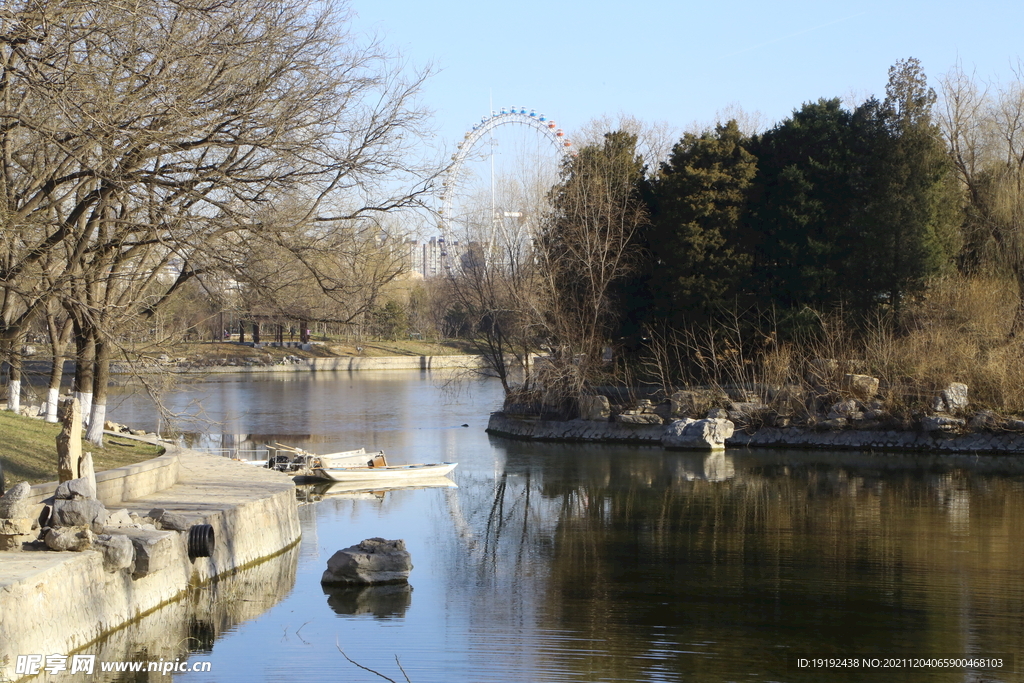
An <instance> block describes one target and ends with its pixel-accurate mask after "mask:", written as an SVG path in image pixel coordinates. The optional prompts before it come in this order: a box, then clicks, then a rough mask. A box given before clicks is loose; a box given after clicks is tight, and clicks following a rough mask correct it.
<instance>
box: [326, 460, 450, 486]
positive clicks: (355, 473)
mask: <svg viewBox="0 0 1024 683" xmlns="http://www.w3.org/2000/svg"><path fill="white" fill-rule="evenodd" d="M458 464H459V463H457V462H440V463H427V464H417V465H377V466H374V467H368V466H366V465H361V466H360V465H356V466H350V467H326V468H325V467H317V468H314V469H313V474H312V476H314V477H318V478H320V479H330V480H331V481H339V482H346V483H356V482H359V483H362V482H380V483H381V484H388V483H389V482H398V481H403V482H404V481H408V480H411V479H421V478H422V479H428V478H435V477H443V476H445V475H446V474H448V473H449V472H451V471H452V470H454V469H455V468H456V467H457V466H458ZM370 488H372V487H370Z"/></svg>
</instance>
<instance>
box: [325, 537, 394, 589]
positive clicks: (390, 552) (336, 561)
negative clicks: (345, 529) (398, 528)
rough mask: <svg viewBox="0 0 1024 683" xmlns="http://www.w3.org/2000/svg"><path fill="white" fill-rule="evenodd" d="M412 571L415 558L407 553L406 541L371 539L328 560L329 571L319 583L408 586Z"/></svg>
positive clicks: (337, 553) (341, 551)
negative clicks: (400, 584)
mask: <svg viewBox="0 0 1024 683" xmlns="http://www.w3.org/2000/svg"><path fill="white" fill-rule="evenodd" d="M411 570H412V558H411V557H410V556H409V553H408V551H406V549H405V541H403V540H397V541H388V540H385V539H383V538H368V539H366V540H365V541H363V542H362V543H360V544H358V545H354V546H351V547H349V548H345V549H344V550H339V551H338V552H336V553H334V555H333V556H332V557H331V559H329V560H327V571H325V572H324V575H323V577H322V578H321V579H320V583H326V584H381V583H405V582H407V581H408V580H409V572H410V571H411Z"/></svg>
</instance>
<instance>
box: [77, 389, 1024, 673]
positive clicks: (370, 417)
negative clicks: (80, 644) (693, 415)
mask: <svg viewBox="0 0 1024 683" xmlns="http://www.w3.org/2000/svg"><path fill="white" fill-rule="evenodd" d="M440 384H441V382H440V379H439V378H438V377H431V376H430V375H427V374H424V373H419V372H408V373H407V372H386V373H352V374H345V373H343V374H317V375H303V374H296V375H289V376H286V377H281V376H275V377H266V378H250V377H241V376H216V377H213V378H212V379H209V380H201V381H196V382H193V383H190V384H188V385H184V386H183V387H181V388H180V389H181V390H180V391H178V392H176V393H173V394H171V395H168V396H167V397H166V398H165V402H166V404H167V405H168V407H169V408H171V409H172V410H175V411H179V412H180V411H185V410H187V409H189V408H190V406H192V407H194V406H197V405H201V406H202V408H203V409H204V410H205V413H206V417H207V418H209V419H211V420H213V421H214V422H213V423H209V424H207V425H206V426H205V427H203V428H202V429H201V430H200V431H202V432H204V433H205V436H203V437H202V438H193V439H192V440H193V441H194V442H198V443H201V444H202V445H206V446H212V445H229V446H234V445H238V444H241V445H242V446H243V447H248V446H251V445H253V444H258V443H262V442H267V441H280V442H283V443H288V444H291V445H296V446H302V447H305V448H308V449H309V450H313V451H318V452H330V451H332V450H341V449H344V448H352V447H358V446H365V447H367V449H371V448H372V449H383V450H385V451H386V452H387V454H388V457H389V459H390V460H391V461H393V462H433V461H440V460H454V461H458V462H459V463H460V464H459V467H458V468H457V469H456V470H455V472H454V473H453V474H452V479H453V480H454V481H455V482H457V484H458V488H457V489H420V490H406V491H389V492H386V493H383V494H378V495H374V494H358V495H353V496H348V497H327V498H325V499H324V500H323V501H322V502H319V503H316V504H314V505H307V506H303V507H302V508H301V517H302V525H303V538H302V541H301V543H300V545H299V547H298V548H296V549H293V550H292V551H290V552H288V553H285V554H284V555H281V556H279V557H277V558H274V559H272V560H270V561H269V562H267V563H264V564H262V565H260V566H258V567H255V568H253V569H251V570H248V571H247V572H242V573H240V574H239V575H237V576H235V577H232V578H231V579H227V580H225V581H223V582H221V583H220V584H217V585H215V586H211V587H207V588H204V589H201V590H200V591H196V593H195V594H194V595H192V596H190V597H189V599H188V600H186V601H182V602H181V603H176V604H175V605H171V606H168V607H167V608H164V609H163V610H160V611H158V613H155V614H154V615H151V616H149V617H147V618H146V619H145V620H143V621H142V622H139V623H137V624H135V625H133V626H132V627H130V628H129V629H125V630H123V631H121V632H118V633H117V634H115V635H114V636H112V638H111V639H109V642H108V643H105V644H101V645H99V646H97V648H98V649H97V651H98V652H99V653H100V658H101V659H102V658H103V657H104V656H106V657H110V658H115V654H117V653H121V654H117V656H116V658H121V657H134V658H137V659H146V658H150V659H153V658H156V657H157V656H158V655H159V657H164V658H167V659H172V658H185V657H187V658H188V660H189V661H190V662H198V661H209V662H211V667H212V670H211V672H209V673H188V674H181V675H177V676H175V677H174V679H175V680H176V681H181V682H182V683H192V682H200V681H289V682H290V681H314V680H331V681H375V680H376V681H379V680H383V679H382V678H380V677H378V676H376V675H374V674H373V673H370V672H367V671H364V670H362V669H360V668H358V667H357V666H356V665H354V664H352V663H349V662H348V661H346V659H345V657H344V656H343V655H342V653H341V652H339V648H341V649H342V650H344V653H345V654H346V655H348V656H349V657H351V658H352V659H353V660H354V661H355V662H358V663H359V664H361V665H363V666H366V667H370V668H373V669H375V670H377V671H378V672H380V673H382V674H384V675H386V676H388V677H390V678H392V679H394V680H396V681H403V680H405V679H404V677H403V674H402V669H404V671H405V673H406V674H407V675H408V677H409V679H410V680H411V681H413V682H414V683H426V682H428V681H480V682H485V681H542V682H552V683H555V682H567V681H833V680H834V681H890V680H896V681H979V682H980V681H1019V680H1024V677H1022V675H1021V674H1020V673H1016V671H1017V669H1018V668H1019V667H1020V665H1021V663H1020V662H1018V661H1016V659H1019V657H1015V655H1017V654H1018V653H1021V652H1022V651H1024V540H1022V530H1024V464H1022V462H1021V460H1020V459H1015V458H960V459H949V458H939V457H934V456H927V455H925V456H906V455H900V456H892V455H890V456H886V455H884V454H875V455H872V454H851V453H823V452H817V453H809V452H780V451H763V452H757V451H747V450H742V451H735V452H733V451H729V452H727V453H725V454H718V455H715V456H708V457H705V456H702V455H699V454H685V453H674V452H665V451H663V450H661V449H660V448H643V447H628V446H615V445H558V444H532V443H527V442H514V441H507V440H504V439H500V438H495V437H489V436H488V435H487V434H486V433H485V432H484V428H485V427H486V422H487V416H488V413H489V412H490V411H492V410H494V409H495V408H496V407H498V406H499V405H500V402H501V395H500V385H498V383H497V382H496V381H494V380H491V379H474V380H471V381H468V382H463V383H461V384H459V385H457V386H449V387H443V386H440ZM114 403H115V407H114V408H113V410H112V415H111V419H114V420H116V421H120V422H125V423H129V424H132V425H133V426H136V427H145V428H149V429H152V428H154V427H155V426H156V424H155V422H153V421H151V411H150V410H149V408H147V407H146V406H145V404H144V401H143V400H142V399H141V398H140V397H139V396H132V395H130V394H129V393H128V392H127V391H126V390H125V391H122V393H121V395H120V398H119V399H118V400H116V401H115V402H114ZM463 424H466V425H468V427H463V426H461V425H463ZM193 427H194V425H193ZM304 495H305V494H304ZM374 536H380V537H384V538H401V539H404V540H405V542H406V544H407V547H408V549H409V551H410V553H411V555H412V558H413V563H414V565H415V568H414V569H413V571H412V574H411V578H410V587H411V589H409V590H405V589H393V588H389V589H383V590H380V589H371V590H363V591H359V590H347V591H335V592H332V593H328V594H325V592H324V590H323V589H322V588H321V585H320V575H321V574H322V573H323V570H324V568H325V566H326V562H327V559H328V558H329V557H330V556H331V555H332V554H333V553H334V552H335V551H336V550H338V549H340V548H344V547H346V546H349V545H352V544H354V543H357V542H359V541H360V540H362V539H364V538H369V537H374ZM157 634H160V635H157ZM968 656H971V657H996V658H999V657H1001V658H1003V659H1004V660H1005V661H1004V666H1003V667H1002V668H1001V669H983V668H978V667H970V666H967V667H964V666H960V667H959V668H955V669H942V670H939V669H935V668H908V667H907V665H909V664H920V663H921V662H913V661H911V660H912V659H914V658H918V659H920V658H925V659H928V658H964V657H968ZM396 657H397V659H398V662H396ZM800 658H805V659H808V660H811V662H812V663H813V660H814V659H815V658H842V659H844V660H845V663H851V661H852V659H853V658H856V661H857V663H859V664H861V666H859V667H857V668H843V669H829V670H822V669H813V668H801V667H799V666H798V662H797V660H798V659H800ZM876 658H877V659H878V660H879V663H880V664H884V663H885V659H886V658H895V659H897V660H898V661H895V662H889V663H890V664H899V665H902V668H897V669H889V670H881V669H878V668H866V667H865V666H864V663H865V659H867V660H868V663H871V660H873V659H876ZM399 663H400V665H401V669H400V668H399ZM924 663H925V664H927V663H929V662H927V661H926V662H924ZM149 676H150V677H149V678H148V679H147V678H132V679H128V678H123V679H117V680H151V681H157V680H167V677H166V676H160V675H156V674H150V675H149ZM90 680H92V679H90ZM111 680H113V679H111Z"/></svg>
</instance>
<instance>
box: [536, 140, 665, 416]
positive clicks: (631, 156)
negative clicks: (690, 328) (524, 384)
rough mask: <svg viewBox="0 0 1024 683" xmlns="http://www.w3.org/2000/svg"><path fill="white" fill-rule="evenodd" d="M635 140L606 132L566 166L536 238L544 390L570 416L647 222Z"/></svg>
mask: <svg viewBox="0 0 1024 683" xmlns="http://www.w3.org/2000/svg"><path fill="white" fill-rule="evenodd" d="M636 144H637V138H636V136H635V135H632V134H630V133H626V132H623V131H617V132H614V133H608V134H606V135H605V136H604V140H603V141H601V142H600V143H598V144H592V145H587V146H585V147H584V148H583V149H581V150H580V152H579V154H578V155H577V156H576V157H574V158H573V159H572V160H571V161H569V162H568V163H567V164H566V166H565V170H564V174H563V179H562V182H561V183H560V184H559V185H558V186H556V187H555V189H554V190H553V192H552V196H553V201H552V204H553V207H554V208H553V212H552V214H551V216H550V217H549V219H548V221H547V223H546V224H545V226H544V229H543V233H542V238H541V239H540V241H539V249H538V259H539V261H540V264H539V269H540V272H541V274H542V277H543V285H542V291H543V293H544V298H543V303H542V308H541V309H540V311H538V314H539V317H540V318H541V319H542V320H543V321H544V325H545V332H546V336H547V337H548V340H549V342H548V343H549V347H550V349H551V352H552V353H551V364H552V370H553V371H552V373H551V375H550V376H549V378H548V381H547V387H546V390H547V391H548V392H549V394H550V395H551V397H552V398H553V400H555V401H556V402H558V403H559V404H560V409H561V410H563V411H565V412H572V411H574V410H575V409H576V401H577V400H578V398H579V397H581V396H583V395H585V394H587V393H589V392H592V391H593V389H594V381H595V380H596V379H598V378H599V377H600V376H601V374H602V366H603V357H604V349H605V347H607V346H609V345H610V343H611V335H612V333H613V329H614V327H615V323H616V320H617V315H618V309H617V306H616V303H617V302H616V301H615V296H614V292H615V290H614V287H615V285H616V284H617V283H618V282H619V281H621V280H622V279H623V278H624V277H625V276H626V275H627V274H629V273H630V272H631V271H632V269H633V268H634V266H635V264H636V261H637V258H636V257H637V245H636V240H635V237H636V235H637V231H638V230H639V229H640V228H641V227H642V226H643V225H644V223H645V222H646V220H647V213H646V209H645V207H644V205H643V202H642V201H641V199H640V197H639V195H638V183H639V182H640V180H641V179H642V178H643V173H644V165H643V159H642V157H640V156H639V155H638V154H637V150H636Z"/></svg>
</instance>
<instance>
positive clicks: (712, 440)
mask: <svg viewBox="0 0 1024 683" xmlns="http://www.w3.org/2000/svg"><path fill="white" fill-rule="evenodd" d="M735 429H736V427H735V425H733V423H732V422H731V421H730V420H725V419H722V418H705V419H703V420H690V419H688V418H687V419H682V420H676V421H675V422H673V423H672V424H670V425H669V426H668V427H666V428H665V432H664V433H663V434H662V435H661V445H662V446H664V447H665V448H683V449H689V450H701V451H708V450H717V449H720V448H725V440H726V439H728V438H729V437H730V436H732V434H733V432H734V431H735Z"/></svg>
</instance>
